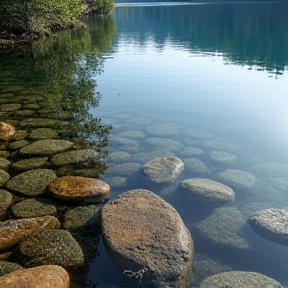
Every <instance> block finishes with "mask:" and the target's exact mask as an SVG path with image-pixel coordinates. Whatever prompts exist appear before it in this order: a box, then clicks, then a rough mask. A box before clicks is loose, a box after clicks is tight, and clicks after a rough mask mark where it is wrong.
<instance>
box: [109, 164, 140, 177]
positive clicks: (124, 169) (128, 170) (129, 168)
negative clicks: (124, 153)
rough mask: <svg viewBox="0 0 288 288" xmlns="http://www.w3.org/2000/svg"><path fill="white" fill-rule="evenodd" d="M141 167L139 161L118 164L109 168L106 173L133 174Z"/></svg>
mask: <svg viewBox="0 0 288 288" xmlns="http://www.w3.org/2000/svg"><path fill="white" fill-rule="evenodd" d="M140 168H141V164H139V163H124V164H117V165H114V166H112V167H111V168H108V169H107V170H106V173H107V174H110V175H120V176H131V175H132V174H133V173H135V172H138V171H139V169H140Z"/></svg>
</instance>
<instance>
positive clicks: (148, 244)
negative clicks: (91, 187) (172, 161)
mask: <svg viewBox="0 0 288 288" xmlns="http://www.w3.org/2000/svg"><path fill="white" fill-rule="evenodd" d="M101 216H102V217H101V219H102V237H103V241H104V244H105V246H106V249H107V251H108V253H109V254H110V256H111V258H112V259H113V260H114V262H115V263H116V264H117V266H118V267H119V268H120V269H121V270H127V269H128V270H131V271H133V272H136V271H138V272H139V271H141V270H142V269H144V268H146V269H147V270H144V271H145V272H144V273H143V274H142V282H145V283H148V285H149V287H162V285H163V287H188V286H184V285H183V280H184V279H185V280H187V279H186V278H187V277H188V274H189V270H190V266H191V262H192V253H193V251H192V250H193V248H192V239H191V236H190V233H189V231H188V230H187V228H186V227H185V225H184V223H183V221H182V219H181V218H180V216H179V214H178V213H177V211H176V210H175V209H174V208H173V207H172V206H170V205H169V204H168V203H166V202H165V201H164V200H163V199H162V198H160V197H158V196H156V195H155V194H153V193H152V192H150V191H148V190H142V189H137V190H131V191H128V192H126V193H123V194H122V195H120V196H118V197H117V198H116V199H115V200H113V201H111V202H108V204H106V205H105V206H104V207H103V209H102V215H101ZM142 271H143V270H142ZM163 283H164V284H163ZM171 283H173V284H171ZM180 283H181V284H180ZM170 285H172V286H170ZM181 285H182V286H181Z"/></svg>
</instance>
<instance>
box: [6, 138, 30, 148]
mask: <svg viewBox="0 0 288 288" xmlns="http://www.w3.org/2000/svg"><path fill="white" fill-rule="evenodd" d="M28 144H29V142H28V141H26V140H19V141H15V142H12V143H10V144H9V147H8V148H9V149H10V150H18V149H21V148H23V147H25V146H27V145H28Z"/></svg>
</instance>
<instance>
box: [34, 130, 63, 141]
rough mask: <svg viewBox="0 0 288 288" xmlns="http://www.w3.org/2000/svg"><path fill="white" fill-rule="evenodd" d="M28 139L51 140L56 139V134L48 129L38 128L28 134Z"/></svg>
mask: <svg viewBox="0 0 288 288" xmlns="http://www.w3.org/2000/svg"><path fill="white" fill-rule="evenodd" d="M29 136H30V138H32V139H34V140H35V139H37V140H38V139H53V138H57V137H58V132H57V131H55V130H53V129H50V128H38V129H35V130H32V132H31V133H30V135H29Z"/></svg>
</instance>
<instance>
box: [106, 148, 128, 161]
mask: <svg viewBox="0 0 288 288" xmlns="http://www.w3.org/2000/svg"><path fill="white" fill-rule="evenodd" d="M109 158H110V160H111V161H113V162H114V163H123V162H126V161H129V160H130V159H131V154H129V153H127V152H124V151H116V152H112V153H111V154H110V157H109Z"/></svg>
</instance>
